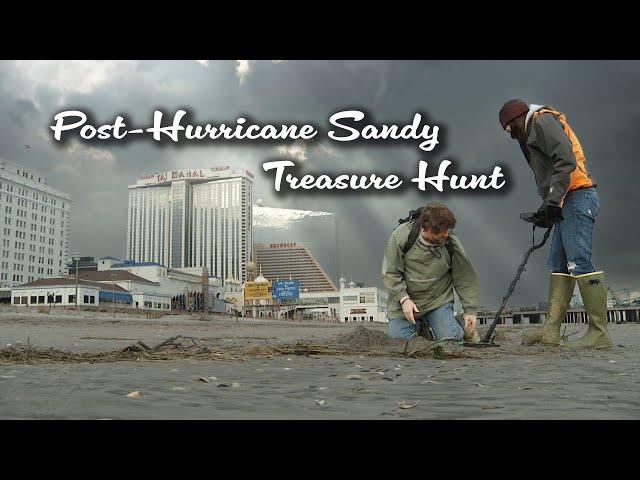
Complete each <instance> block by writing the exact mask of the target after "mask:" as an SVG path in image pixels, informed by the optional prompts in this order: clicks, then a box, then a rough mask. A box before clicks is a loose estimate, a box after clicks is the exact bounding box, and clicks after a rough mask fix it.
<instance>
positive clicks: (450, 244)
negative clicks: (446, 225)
mask: <svg viewBox="0 0 640 480" xmlns="http://www.w3.org/2000/svg"><path fill="white" fill-rule="evenodd" d="M444 248H446V249H447V253H448V254H449V258H450V259H453V253H454V252H455V248H454V246H453V242H452V241H451V239H450V238H449V237H447V240H446V241H445V242H444Z"/></svg>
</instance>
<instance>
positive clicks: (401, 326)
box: [387, 318, 416, 340]
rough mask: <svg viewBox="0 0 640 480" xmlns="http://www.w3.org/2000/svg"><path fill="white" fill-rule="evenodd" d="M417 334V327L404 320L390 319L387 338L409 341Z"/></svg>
mask: <svg viewBox="0 0 640 480" xmlns="http://www.w3.org/2000/svg"><path fill="white" fill-rule="evenodd" d="M415 332H416V326H415V325H413V324H412V323H411V322H409V321H408V320H405V319H404V318H390V319H389V323H387V336H388V337H391V338H402V339H404V340H408V339H409V338H410V337H411V335H413V334H414V333H415Z"/></svg>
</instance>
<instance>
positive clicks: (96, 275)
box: [69, 270, 158, 285]
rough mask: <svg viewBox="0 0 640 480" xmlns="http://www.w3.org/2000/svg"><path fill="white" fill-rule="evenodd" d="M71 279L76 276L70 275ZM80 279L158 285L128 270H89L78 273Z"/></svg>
mask: <svg viewBox="0 0 640 480" xmlns="http://www.w3.org/2000/svg"><path fill="white" fill-rule="evenodd" d="M69 277H70V278H75V275H69ZM78 277H79V278H81V279H83V280H89V281H93V282H111V281H115V282H122V281H130V282H137V283H146V284H147V285H158V284H157V283H156V282H152V281H151V280H147V279H146V278H143V277H140V276H139V275H134V274H133V273H131V272H127V271H126V270H102V271H99V270H89V271H81V272H78Z"/></svg>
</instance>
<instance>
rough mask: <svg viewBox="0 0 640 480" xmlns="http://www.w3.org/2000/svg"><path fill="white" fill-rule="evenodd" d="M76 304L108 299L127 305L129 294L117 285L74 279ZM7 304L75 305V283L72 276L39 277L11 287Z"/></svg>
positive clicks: (30, 305) (23, 305)
mask: <svg viewBox="0 0 640 480" xmlns="http://www.w3.org/2000/svg"><path fill="white" fill-rule="evenodd" d="M77 291H78V306H91V307H96V306H98V305H101V304H104V303H109V305H112V303H111V302H112V299H113V300H114V301H115V303H116V304H117V305H118V306H119V307H120V306H123V307H128V306H130V305H131V300H132V298H131V294H130V293H129V292H127V291H126V290H125V289H123V288H122V287H120V286H118V285H115V286H114V285H111V286H109V285H104V284H101V283H98V282H90V281H87V280H79V281H78V288H77ZM11 303H12V304H13V305H15V306H22V307H34V306H39V307H50V308H53V307H56V306H58V307H68V306H73V305H75V304H76V283H75V280H74V279H72V278H65V277H58V278H41V279H39V280H35V281H33V282H29V283H26V284H24V285H20V286H19V287H13V288H12V289H11Z"/></svg>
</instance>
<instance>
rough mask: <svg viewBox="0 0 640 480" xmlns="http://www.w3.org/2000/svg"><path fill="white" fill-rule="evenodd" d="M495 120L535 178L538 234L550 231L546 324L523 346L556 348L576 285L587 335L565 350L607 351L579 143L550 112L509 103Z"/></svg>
mask: <svg viewBox="0 0 640 480" xmlns="http://www.w3.org/2000/svg"><path fill="white" fill-rule="evenodd" d="M499 119H500V125H502V128H503V129H504V130H506V131H507V132H509V134H510V135H511V138H513V139H514V140H517V141H518V143H519V144H520V149H521V150H522V153H523V154H524V156H525V158H526V160H527V163H528V164H529V166H530V167H531V169H532V170H533V173H534V175H535V180H536V183H537V187H538V194H539V195H540V197H542V200H543V203H542V206H541V207H540V208H539V209H538V211H537V213H536V216H535V219H536V222H535V224H536V225H537V226H540V227H543V228H548V227H551V226H554V225H555V228H554V230H553V240H552V243H551V252H550V254H549V261H548V266H549V268H550V270H551V281H550V286H549V309H548V314H547V320H546V322H545V324H544V325H543V326H542V328H540V329H538V330H537V331H535V332H533V333H530V334H527V333H526V332H525V334H524V335H523V339H522V342H523V344H525V345H533V344H536V343H543V344H550V345H558V344H559V343H560V326H561V324H562V320H563V319H564V316H565V314H566V312H567V309H568V307H569V303H570V301H571V297H572V295H573V290H574V287H575V284H576V282H577V283H578V287H579V289H580V294H581V295H582V300H583V302H584V306H585V310H586V312H587V315H588V316H589V329H588V331H587V333H586V334H585V335H584V336H583V337H581V338H580V339H578V340H577V341H576V342H572V343H569V344H568V346H571V347H578V348H585V347H590V348H611V346H612V343H611V340H610V338H609V335H608V333H607V291H606V288H605V283H604V272H603V271H597V272H596V271H595V268H594V267H593V264H592V263H591V243H592V238H593V225H594V222H595V219H596V217H597V215H598V210H599V208H600V202H599V199H598V192H597V190H596V184H595V183H594V182H593V181H592V179H591V176H590V175H589V172H588V171H587V166H586V161H585V156H584V153H583V151H582V147H581V146H580V142H579V141H578V138H577V137H576V135H575V134H574V133H573V130H572V129H571V127H570V126H569V124H568V123H567V118H566V117H565V115H564V114H562V113H560V112H559V111H557V110H555V109H554V108H551V107H546V106H542V105H529V106H528V105H527V104H525V103H524V102H523V101H522V100H520V99H515V100H509V101H508V102H506V103H505V104H504V106H503V107H502V109H501V110H500V113H499Z"/></svg>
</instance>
